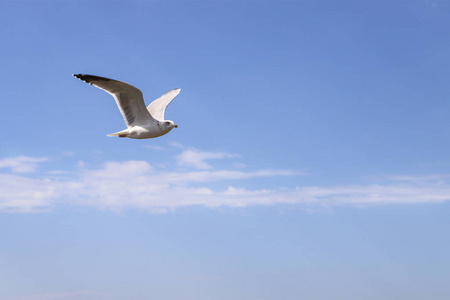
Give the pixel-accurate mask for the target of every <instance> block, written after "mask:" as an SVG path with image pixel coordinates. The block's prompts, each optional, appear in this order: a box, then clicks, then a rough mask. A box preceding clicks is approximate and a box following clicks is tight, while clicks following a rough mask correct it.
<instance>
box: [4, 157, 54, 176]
mask: <svg viewBox="0 0 450 300" xmlns="http://www.w3.org/2000/svg"><path fill="white" fill-rule="evenodd" d="M47 160H48V158H46V157H29V156H18V157H13V158H4V159H1V160H0V169H1V168H11V171H12V172H13V173H31V172H34V171H36V169H37V167H38V163H40V162H44V161H47Z"/></svg>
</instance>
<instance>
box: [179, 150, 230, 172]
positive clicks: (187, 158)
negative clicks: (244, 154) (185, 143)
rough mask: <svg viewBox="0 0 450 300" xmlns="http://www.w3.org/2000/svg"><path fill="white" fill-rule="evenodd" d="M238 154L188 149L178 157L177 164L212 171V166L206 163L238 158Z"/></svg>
mask: <svg viewBox="0 0 450 300" xmlns="http://www.w3.org/2000/svg"><path fill="white" fill-rule="evenodd" d="M238 156H239V155H237V154H232V153H225V152H204V151H198V150H194V149H186V150H184V151H183V152H181V154H180V155H178V156H177V157H176V158H177V163H178V165H179V166H186V167H193V168H197V169H203V170H207V169H212V166H211V165H210V164H208V163H207V162H206V161H207V160H211V159H223V158H234V157H238Z"/></svg>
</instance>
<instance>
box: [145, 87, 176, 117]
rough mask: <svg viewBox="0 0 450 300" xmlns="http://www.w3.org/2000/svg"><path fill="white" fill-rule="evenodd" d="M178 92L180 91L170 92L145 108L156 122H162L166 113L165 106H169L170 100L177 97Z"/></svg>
mask: <svg viewBox="0 0 450 300" xmlns="http://www.w3.org/2000/svg"><path fill="white" fill-rule="evenodd" d="M180 91H181V89H174V90H171V91H169V92H167V93H165V94H164V95H162V96H161V97H159V98H158V99H156V100H154V101H153V102H152V103H150V105H149V106H147V109H148V111H149V112H150V114H151V115H152V117H153V118H155V119H156V120H158V121H164V113H165V111H166V107H167V105H169V104H170V102H172V100H173V99H175V97H176V96H178V94H179V93H180Z"/></svg>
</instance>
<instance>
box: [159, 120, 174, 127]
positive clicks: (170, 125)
mask: <svg viewBox="0 0 450 300" xmlns="http://www.w3.org/2000/svg"><path fill="white" fill-rule="evenodd" d="M161 123H162V125H163V126H164V127H165V128H167V129H172V128H178V125H177V124H175V123H174V122H173V121H170V120H165V121H162V122H161Z"/></svg>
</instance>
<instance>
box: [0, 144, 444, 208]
mask: <svg viewBox="0 0 450 300" xmlns="http://www.w3.org/2000/svg"><path fill="white" fill-rule="evenodd" d="M186 151H187V150H184V151H183V152H182V154H180V155H179V156H177V157H176V158H175V159H176V162H177V163H179V162H180V160H181V161H191V162H192V161H194V162H195V161H197V162H198V164H197V165H196V164H195V163H194V164H193V165H192V166H191V167H192V169H193V170H192V169H191V170H189V171H186V170H185V169H183V170H182V171H180V170H172V171H167V170H165V169H160V168H156V167H154V166H152V165H151V164H149V163H148V162H146V161H124V162H114V161H110V162H105V163H104V164H103V166H102V167H100V168H96V169H88V168H86V167H85V166H84V165H83V164H80V165H79V166H78V167H77V168H76V169H75V171H72V172H70V171H68V170H65V171H67V172H70V173H71V174H72V175H73V176H72V178H75V179H72V180H67V179H66V180H63V179H62V178H63V177H61V178H59V177H57V176H56V177H55V176H52V177H51V178H45V176H44V175H40V176H39V175H35V176H34V177H31V175H32V174H30V175H28V174H13V173H17V172H18V171H17V170H14V169H13V167H12V165H13V164H12V163H9V165H8V166H9V167H11V172H10V173H3V174H0V190H1V191H2V193H1V195H0V211H14V212H31V211H33V212H34V211H42V210H48V209H51V208H52V207H54V206H56V205H74V206H93V207H97V208H101V209H111V210H126V209H138V210H146V211H150V212H167V211H170V210H173V209H176V208H179V207H187V206H192V205H202V206H207V207H225V206H226V207H247V206H252V205H276V204H293V205H305V206H311V205H312V206H336V205H370V204H391V203H405V204H407V203H437V202H444V201H448V200H450V180H449V179H450V176H449V175H448V174H444V175H430V176H422V177H414V176H390V177H386V179H385V180H384V181H383V182H381V181H380V182H378V183H376V184H367V185H348V186H329V187H317V186H310V187H301V186H296V187H295V186H294V187H291V188H285V187H279V188H259V189H248V188H242V186H245V185H246V184H245V183H246V182H248V181H251V180H253V181H257V180H258V178H263V177H271V178H273V177H279V176H298V175H302V173H301V172H296V171H292V170H270V169H265V170H256V171H236V170H225V169H224V170H214V169H213V167H212V166H211V165H208V167H205V166H202V161H203V162H204V161H205V160H206V159H221V158H232V157H235V156H236V155H235V154H226V153H222V154H220V155H219V154H218V153H208V152H202V151H196V150H189V152H188V154H189V155H186V153H187V152H186ZM183 153H184V156H183ZM180 157H181V158H180ZM186 157H188V158H189V157H191V158H192V157H195V159H188V158H186ZM5 161H6V162H11V161H13V162H14V161H22V162H23V161H24V159H23V158H13V159H5V160H1V162H5ZM25 161H27V162H28V163H29V164H32V165H33V167H31V169H32V170H36V164H37V163H43V162H45V161H46V160H45V159H42V158H36V159H34V160H33V159H32V158H27V159H26V160H25ZM4 164H5V165H6V163H4ZM185 166H186V164H185ZM31 169H29V170H31ZM196 169H202V170H196ZM6 170H7V169H6ZM22 173H24V172H22ZM299 182H300V177H299ZM217 186H222V187H217Z"/></svg>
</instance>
